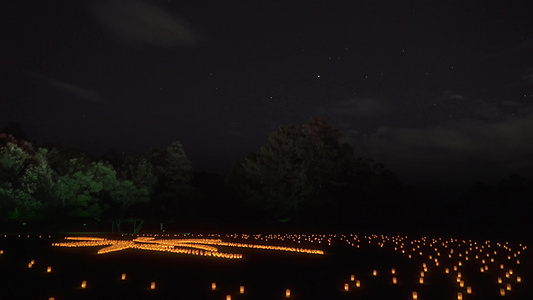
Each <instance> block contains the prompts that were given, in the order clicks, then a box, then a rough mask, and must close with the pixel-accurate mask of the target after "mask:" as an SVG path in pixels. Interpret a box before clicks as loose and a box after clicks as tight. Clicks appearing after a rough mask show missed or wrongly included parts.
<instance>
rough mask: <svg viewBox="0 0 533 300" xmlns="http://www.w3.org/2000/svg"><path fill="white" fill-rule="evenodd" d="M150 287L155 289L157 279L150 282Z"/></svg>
mask: <svg viewBox="0 0 533 300" xmlns="http://www.w3.org/2000/svg"><path fill="white" fill-rule="evenodd" d="M150 289H151V290H155V281H152V283H150Z"/></svg>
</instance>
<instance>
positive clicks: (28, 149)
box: [0, 133, 52, 220]
mask: <svg viewBox="0 0 533 300" xmlns="http://www.w3.org/2000/svg"><path fill="white" fill-rule="evenodd" d="M51 186H52V179H51V170H50V168H49V166H48V164H47V161H46V150H45V149H37V150H34V149H33V146H32V144H31V143H29V142H26V141H23V140H17V139H15V138H14V137H13V136H11V135H6V134H3V133H2V134H0V211H1V213H0V218H7V219H15V220H20V219H25V220H29V219H38V218H42V214H43V212H44V211H45V210H46V206H47V202H46V201H47V200H48V199H49V198H50V191H51Z"/></svg>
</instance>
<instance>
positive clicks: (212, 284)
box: [211, 282, 217, 291]
mask: <svg viewBox="0 0 533 300" xmlns="http://www.w3.org/2000/svg"><path fill="white" fill-rule="evenodd" d="M216 289H217V283H216V282H213V283H211V290H213V291H214V290H216Z"/></svg>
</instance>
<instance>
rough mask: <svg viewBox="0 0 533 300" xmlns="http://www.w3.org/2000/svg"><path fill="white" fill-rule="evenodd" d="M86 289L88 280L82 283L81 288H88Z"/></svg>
mask: <svg viewBox="0 0 533 300" xmlns="http://www.w3.org/2000/svg"><path fill="white" fill-rule="evenodd" d="M86 287H87V280H83V281H82V282H81V288H82V289H84V288H86Z"/></svg>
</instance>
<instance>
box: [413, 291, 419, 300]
mask: <svg viewBox="0 0 533 300" xmlns="http://www.w3.org/2000/svg"><path fill="white" fill-rule="evenodd" d="M416 299H418V294H417V293H416V292H413V300H416Z"/></svg>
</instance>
